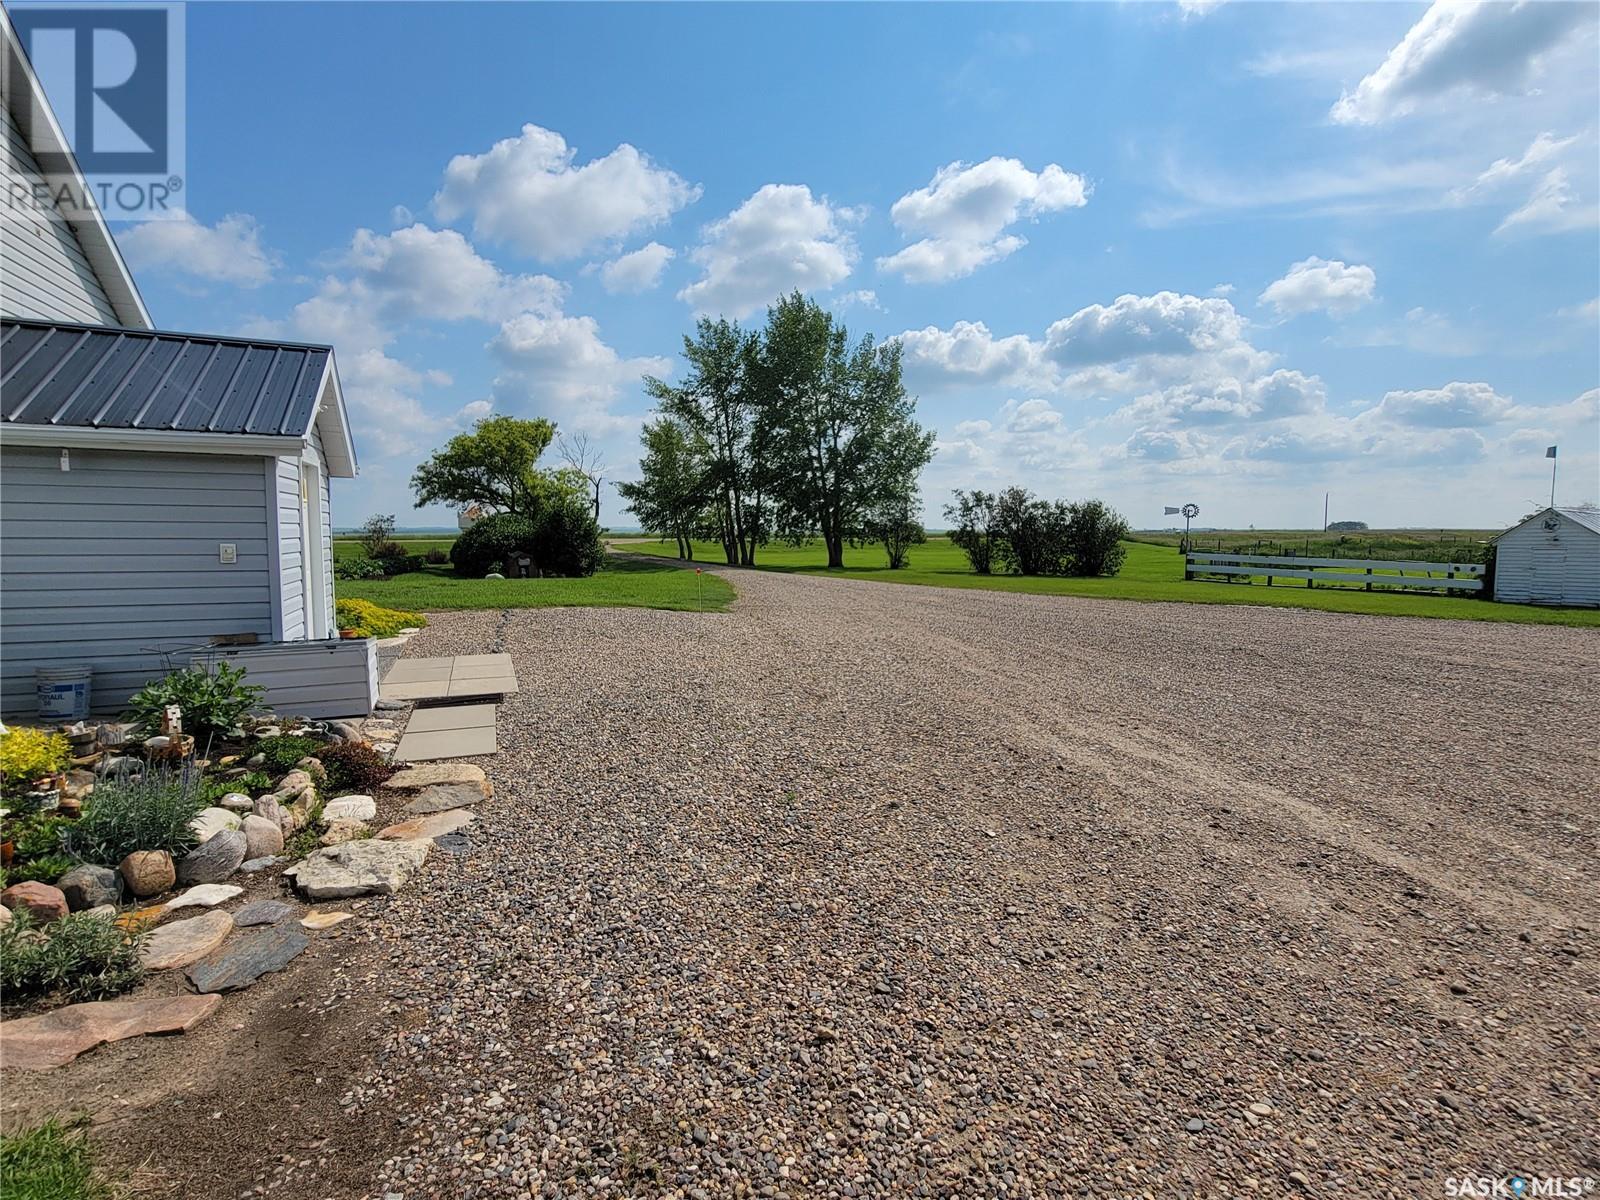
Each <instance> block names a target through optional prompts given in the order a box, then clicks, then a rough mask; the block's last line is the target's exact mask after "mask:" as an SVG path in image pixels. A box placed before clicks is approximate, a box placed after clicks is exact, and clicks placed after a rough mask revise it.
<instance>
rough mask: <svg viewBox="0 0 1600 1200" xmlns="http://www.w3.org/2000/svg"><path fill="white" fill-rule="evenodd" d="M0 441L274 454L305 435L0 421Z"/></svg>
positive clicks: (295, 446)
mask: <svg viewBox="0 0 1600 1200" xmlns="http://www.w3.org/2000/svg"><path fill="white" fill-rule="evenodd" d="M0 445H5V446H46V447H49V448H51V449H61V450H77V449H84V450H136V451H140V452H142V453H147V454H158V453H164V454H231V455H234V456H237V457H243V458H256V457H265V458H277V457H279V456H280V455H284V454H298V453H300V449H301V447H302V446H303V445H305V438H303V437H296V436H295V435H293V434H263V433H205V432H196V431H192V430H186V429H105V428H99V429H97V428H94V427H92V426H84V425H27V424H23V423H22V422H20V421H7V422H5V423H3V424H0Z"/></svg>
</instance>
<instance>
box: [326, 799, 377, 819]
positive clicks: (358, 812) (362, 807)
mask: <svg viewBox="0 0 1600 1200" xmlns="http://www.w3.org/2000/svg"><path fill="white" fill-rule="evenodd" d="M377 815H378V804H377V801H375V800H374V799H373V798H372V797H371V796H340V797H338V798H337V799H334V800H329V801H328V802H327V803H326V804H324V805H323V806H322V819H323V820H324V821H337V820H339V819H340V818H341V817H348V818H350V819H351V820H354V821H370V820H372V818H373V817H375V816H377Z"/></svg>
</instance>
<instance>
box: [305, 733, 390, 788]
mask: <svg viewBox="0 0 1600 1200" xmlns="http://www.w3.org/2000/svg"><path fill="white" fill-rule="evenodd" d="M317 759H318V761H320V762H321V763H322V766H323V769H324V770H326V771H327V772H328V795H330V796H338V795H341V794H343V793H347V792H370V791H372V790H373V789H374V788H376V787H378V786H379V785H380V784H382V783H384V782H385V781H386V780H387V779H388V778H389V776H391V775H393V774H394V768H393V767H391V766H390V765H389V764H388V763H387V762H385V761H384V758H383V755H381V754H379V753H378V752H377V751H376V750H374V749H373V748H372V747H371V746H365V745H362V744H361V743H360V742H335V743H333V744H332V745H329V746H324V747H322V749H320V750H318V751H317Z"/></svg>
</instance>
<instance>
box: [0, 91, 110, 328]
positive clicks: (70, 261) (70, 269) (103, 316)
mask: <svg viewBox="0 0 1600 1200" xmlns="http://www.w3.org/2000/svg"><path fill="white" fill-rule="evenodd" d="M0 112H3V113H4V128H3V130H0V134H3V136H0V142H3V147H0V149H3V158H4V160H5V162H4V170H5V187H6V189H7V192H8V193H10V194H15V191H16V189H21V190H22V192H23V193H25V194H31V193H32V191H33V189H34V188H35V187H36V186H42V185H43V180H42V178H41V176H40V174H39V164H38V161H37V160H36V159H35V158H34V156H33V152H32V151H31V150H29V149H28V144H27V141H26V139H25V138H24V137H23V135H22V131H21V130H20V129H18V128H17V125H16V122H15V121H14V120H13V119H12V117H11V111H10V109H8V108H6V107H5V106H4V105H3V104H0ZM0 313H3V314H4V315H5V316H8V317H37V318H41V319H44V320H51V321H78V322H82V323H84V324H88V325H118V324H121V322H119V321H118V320H117V314H116V310H115V309H114V308H113V307H112V304H111V300H110V299H109V298H108V297H107V296H106V291H105V288H104V287H103V286H102V285H101V283H100V279H99V277H98V276H96V275H95V273H94V270H93V268H91V267H90V265H89V260H88V259H87V258H85V257H84V253H83V247H82V245H80V244H79V242H78V237H77V234H75V233H74V232H73V230H72V226H71V225H69V224H68V223H67V222H66V221H65V220H63V219H62V218H61V217H60V215H58V214H57V213H55V212H53V211H49V210H46V211H42V212H33V211H31V210H30V209H28V208H27V207H26V206H24V205H16V204H13V205H11V206H9V207H8V208H7V210H6V214H5V219H4V220H0Z"/></svg>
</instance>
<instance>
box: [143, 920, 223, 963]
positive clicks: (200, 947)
mask: <svg viewBox="0 0 1600 1200" xmlns="http://www.w3.org/2000/svg"><path fill="white" fill-rule="evenodd" d="M232 932H233V915H232V914H231V913H225V912H208V913H204V914H202V915H201V916H198V917H190V918H189V919H188V920H186V921H173V922H171V923H170V924H167V925H163V926H161V928H159V929H156V930H153V931H152V932H151V933H150V935H149V937H147V938H146V939H145V942H144V945H143V946H142V947H141V948H140V951H139V957H140V958H141V959H143V960H144V965H145V966H146V968H148V969H149V970H152V971H171V970H174V969H176V968H178V967H187V966H188V965H189V964H190V963H192V962H198V961H199V960H200V959H202V958H204V957H205V956H206V955H208V954H210V953H211V952H212V951H213V950H215V949H216V948H217V947H218V946H220V945H222V943H223V942H225V941H227V940H228V935H229V934H230V933H232Z"/></svg>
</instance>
